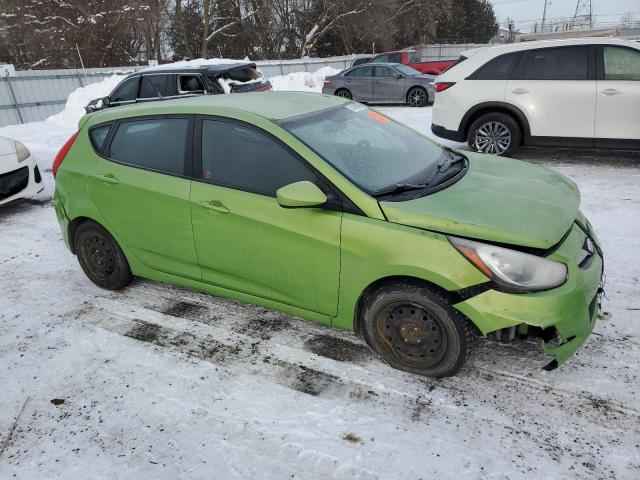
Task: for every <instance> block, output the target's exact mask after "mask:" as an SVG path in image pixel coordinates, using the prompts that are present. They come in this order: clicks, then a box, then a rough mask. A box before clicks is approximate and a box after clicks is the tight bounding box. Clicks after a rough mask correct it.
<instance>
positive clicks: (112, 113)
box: [81, 92, 349, 125]
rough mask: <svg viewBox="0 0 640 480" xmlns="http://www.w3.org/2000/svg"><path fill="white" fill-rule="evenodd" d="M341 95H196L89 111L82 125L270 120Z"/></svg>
mask: <svg viewBox="0 0 640 480" xmlns="http://www.w3.org/2000/svg"><path fill="white" fill-rule="evenodd" d="M348 102H349V100H345V99H343V98H341V97H336V96H334V95H324V94H320V93H311V92H248V93H235V94H227V95H222V94H221V95H199V96H194V97H183V98H172V99H167V100H158V101H154V102H145V103H137V104H133V105H126V106H121V107H118V108H109V109H105V110H101V111H98V112H93V113H90V114H88V118H85V120H84V121H82V120H81V125H84V124H85V121H87V120H88V123H89V124H91V125H95V124H97V123H103V122H109V121H113V120H118V119H121V118H129V117H138V116H144V115H161V114H200V115H222V116H227V115H228V114H230V115H229V116H233V115H234V114H236V115H237V114H241V113H245V114H253V115H258V116H260V117H264V118H268V119H270V120H283V119H285V118H290V117H296V116H299V115H306V114H308V113H313V112H317V111H320V110H325V109H328V108H332V107H336V106H339V105H343V104H345V103H348Z"/></svg>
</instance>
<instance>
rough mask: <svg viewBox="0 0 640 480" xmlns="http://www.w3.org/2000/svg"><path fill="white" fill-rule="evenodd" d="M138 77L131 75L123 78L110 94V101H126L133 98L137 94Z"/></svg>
mask: <svg viewBox="0 0 640 480" xmlns="http://www.w3.org/2000/svg"><path fill="white" fill-rule="evenodd" d="M139 80H140V77H132V78H129V79H128V80H125V81H124V82H123V83H122V84H121V85H120V86H119V87H118V88H116V89H115V91H114V92H113V94H112V95H111V98H110V100H111V101H112V102H127V101H131V100H135V99H136V97H137V95H138V82H139Z"/></svg>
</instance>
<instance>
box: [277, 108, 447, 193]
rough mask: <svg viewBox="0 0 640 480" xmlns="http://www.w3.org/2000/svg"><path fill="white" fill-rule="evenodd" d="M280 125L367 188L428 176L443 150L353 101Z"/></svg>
mask: <svg viewBox="0 0 640 480" xmlns="http://www.w3.org/2000/svg"><path fill="white" fill-rule="evenodd" d="M280 125H281V126H282V127H283V128H284V129H285V130H287V131H289V132H290V133H291V134H293V135H294V136H296V137H297V138H298V139H300V140H301V141H302V142H303V143H305V144H306V145H308V146H309V148H311V149H312V150H314V151H315V152H316V153H317V154H318V155H320V156H321V157H322V158H324V159H325V160H326V161H327V162H328V163H329V164H331V165H332V166H333V167H334V168H336V169H337V170H338V171H340V172H341V173H342V174H343V175H345V176H346V177H347V178H349V179H350V180H351V181H352V182H353V183H354V184H355V185H357V186H358V187H360V188H361V189H363V190H364V191H365V192H367V193H370V194H376V192H378V191H381V190H384V189H386V188H388V187H390V186H391V185H395V184H402V183H423V182H425V181H427V180H428V179H429V177H430V176H431V175H432V173H433V172H434V171H435V169H436V165H437V164H438V162H439V161H440V160H441V159H442V157H443V155H445V154H446V151H445V150H444V149H443V148H442V147H440V146H439V145H437V144H436V143H434V142H432V141H431V140H429V139H428V138H426V137H424V136H422V135H420V134H418V133H416V132H414V131H413V130H411V129H409V128H408V127H405V126H404V125H401V124H399V123H396V122H395V121H393V120H391V119H390V118H388V117H385V116H383V115H381V114H379V113H378V112H375V111H372V110H369V109H368V108H366V107H363V106H361V105H357V104H347V105H344V106H340V107H335V108H330V109H327V110H323V111H320V112H316V113H313V114H309V115H305V116H302V117H299V118H295V117H294V118H292V119H288V120H284V121H282V122H280Z"/></svg>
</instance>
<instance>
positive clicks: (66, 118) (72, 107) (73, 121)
mask: <svg viewBox="0 0 640 480" xmlns="http://www.w3.org/2000/svg"><path fill="white" fill-rule="evenodd" d="M123 78H124V75H112V76H110V77H107V78H105V79H104V80H102V81H101V82H96V83H90V84H89V85H87V86H86V87H80V88H78V89H76V90H74V91H73V92H71V93H70V94H69V97H68V98H67V103H66V105H65V106H64V110H62V111H61V112H60V113H56V114H55V115H52V116H50V117H49V118H47V122H51V123H57V124H58V125H61V126H64V127H73V128H75V127H76V125H78V121H79V120H80V119H81V118H82V116H83V115H84V114H85V111H84V107H86V105H87V104H88V103H89V102H90V101H91V100H93V99H95V98H102V97H104V96H106V95H109V94H110V93H111V91H112V90H113V89H114V88H115V86H116V85H117V84H118V83H120V82H121V81H122V79H123Z"/></svg>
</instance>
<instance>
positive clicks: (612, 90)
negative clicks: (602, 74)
mask: <svg viewBox="0 0 640 480" xmlns="http://www.w3.org/2000/svg"><path fill="white" fill-rule="evenodd" d="M602 93H604V94H605V95H607V96H608V97H610V96H612V95H619V94H621V93H622V92H621V91H620V90H617V89H615V88H607V89H605V90H602Z"/></svg>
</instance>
